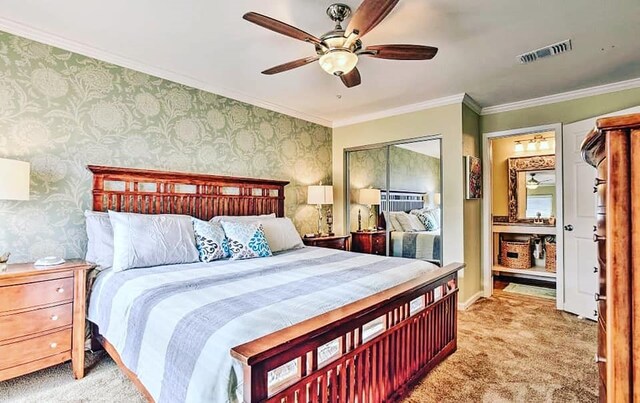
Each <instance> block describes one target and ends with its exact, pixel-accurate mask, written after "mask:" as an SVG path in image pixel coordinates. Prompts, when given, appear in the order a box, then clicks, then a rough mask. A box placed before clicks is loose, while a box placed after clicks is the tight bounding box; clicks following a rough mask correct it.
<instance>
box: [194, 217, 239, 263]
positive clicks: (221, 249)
mask: <svg viewBox="0 0 640 403" xmlns="http://www.w3.org/2000/svg"><path fill="white" fill-rule="evenodd" d="M191 222H192V223H193V232H194V233H195V236H196V248H197V249H198V255H199V256H200V261H201V262H213V261H214V260H218V259H224V258H227V257H229V256H231V254H230V253H229V243H228V240H227V237H226V236H225V234H224V229H222V225H221V224H220V223H212V222H208V221H202V220H198V219H197V218H192V219H191Z"/></svg>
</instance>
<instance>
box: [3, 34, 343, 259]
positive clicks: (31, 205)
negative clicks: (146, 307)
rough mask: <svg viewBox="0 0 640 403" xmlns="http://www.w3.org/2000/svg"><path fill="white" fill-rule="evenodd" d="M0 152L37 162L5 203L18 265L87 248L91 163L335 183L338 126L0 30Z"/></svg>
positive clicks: (297, 216) (293, 210)
mask: <svg viewBox="0 0 640 403" xmlns="http://www.w3.org/2000/svg"><path fill="white" fill-rule="evenodd" d="M0 158H10V159H19V160H24V161H29V162H30V163H31V170H32V173H31V200H29V201H23V202H15V201H0V222H2V229H0V253H2V251H5V250H6V251H11V253H12V258H11V261H12V262H20V261H28V260H32V259H35V258H38V257H43V256H48V255H58V256H64V257H66V258H73V257H82V256H84V254H85V247H86V236H85V230H84V217H83V211H84V210H85V209H89V208H90V205H91V194H90V190H91V175H90V172H89V171H88V170H87V169H86V165H88V164H99V165H110V166H124V167H135V168H152V169H164V170H178V171H186V172H202V173H211V174H222V175H239V176H250V177H261V178H271V179H283V180H289V181H290V182H291V184H290V185H288V186H287V187H286V190H285V196H286V211H287V215H288V216H289V217H291V218H292V219H293V220H294V222H295V224H296V226H297V228H298V230H299V231H300V232H301V233H305V232H313V230H314V228H315V224H314V221H315V218H316V216H315V214H316V213H315V210H314V208H313V206H307V205H306V186H307V185H309V184H316V183H318V182H320V181H323V182H324V183H331V129H329V128H326V127H322V126H319V125H316V124H313V123H309V122H306V121H303V120H300V119H295V118H292V117H289V116H286V115H283V114H279V113H276V112H272V111H269V110H265V109H261V108H258V107H254V106H251V105H247V104H244V103H242V102H238V101H235V100H232V99H228V98H224V97H222V96H218V95H215V94H212V93H208V92H205V91H200V90H197V89H194V88H190V87H186V86H184V85H180V84H177V83H173V82H170V81H166V80H163V79H160V78H156V77H152V76H149V75H146V74H143V73H139V72H136V71H133V70H128V69H124V68H121V67H118V66H115V65H112V64H108V63H104V62H101V61H98V60H95V59H91V58H87V57H84V56H80V55H77V54H74V53H70V52H68V51H64V50H61V49H57V48H53V47H50V46H47V45H43V44H40V43H37V42H34V41H30V40H27V39H23V38H20V37H17V36H13V35H10V34H6V33H3V32H0Z"/></svg>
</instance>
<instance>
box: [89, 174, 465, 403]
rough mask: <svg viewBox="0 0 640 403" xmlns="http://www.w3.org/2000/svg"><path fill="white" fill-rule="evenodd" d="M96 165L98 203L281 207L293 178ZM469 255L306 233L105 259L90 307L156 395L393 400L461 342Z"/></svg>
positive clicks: (111, 344) (251, 211)
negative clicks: (321, 240)
mask: <svg viewBox="0 0 640 403" xmlns="http://www.w3.org/2000/svg"><path fill="white" fill-rule="evenodd" d="M89 169H90V170H91V171H92V172H93V174H94V181H93V184H94V185H93V210H95V211H106V210H115V211H122V212H138V213H147V214H155V213H171V214H187V215H191V216H194V217H197V218H200V219H204V220H208V219H210V218H212V217H213V216H217V215H258V214H269V213H275V214H276V215H277V216H279V217H282V216H284V186H285V185H286V182H282V181H272V180H261V179H251V178H233V177H222V176H213V175H201V174H185V173H175V172H160V171H148V170H137V169H125V168H111V167H98V166H90V167H89ZM114 183H115V184H117V185H114ZM462 267H463V265H462V264H457V263H456V264H450V265H448V266H445V267H442V268H439V267H436V266H434V265H431V264H429V263H426V262H422V261H417V260H409V259H402V258H394V257H379V256H373V255H364V254H356V253H351V252H344V251H336V250H330V249H322V248H313V247H305V248H301V249H296V250H292V251H287V252H281V253H278V254H275V255H274V256H273V257H269V258H260V259H251V260H245V261H229V260H223V261H216V262H212V263H191V264H185V265H171V266H157V267H150V268H145V269H135V270H128V271H124V272H119V273H114V272H110V271H109V270H105V271H103V272H102V273H100V274H99V275H98V277H97V279H96V281H95V282H94V284H93V287H92V292H91V297H90V302H89V312H88V318H89V320H90V321H91V322H92V328H93V335H94V339H95V341H97V342H99V343H100V344H101V345H102V346H104V348H105V350H106V351H107V352H108V353H109V355H110V356H111V357H112V358H113V359H114V361H115V362H116V363H117V364H118V365H119V366H120V368H121V369H122V370H123V372H124V373H125V374H126V375H127V376H128V377H129V378H130V379H131V380H132V381H133V382H134V383H135V384H136V386H137V387H138V388H139V389H140V390H141V392H142V393H143V394H144V395H145V397H146V398H147V399H148V400H149V401H159V402H174V401H194V402H195V401H214V402H217V401H238V400H239V401H244V402H280V403H284V402H286V403H291V402H317V401H321V402H334V401H340V402H356V401H358V402H363V401H371V402H379V401H394V400H398V399H399V398H400V397H402V396H403V395H404V394H405V393H406V392H407V390H408V389H409V388H410V387H411V386H412V385H413V384H414V383H415V382H416V381H417V380H419V379H420V378H421V377H422V376H423V375H424V374H425V373H426V372H427V371H429V370H430V369H431V368H433V367H434V366H435V365H436V364H437V363H439V362H440V361H442V360H443V359H444V358H445V357H446V356H448V355H449V354H451V353H453V352H454V351H455V349H456V340H457V338H456V320H457V316H456V306H457V290H458V289H457V272H458V270H460V269H461V268H462Z"/></svg>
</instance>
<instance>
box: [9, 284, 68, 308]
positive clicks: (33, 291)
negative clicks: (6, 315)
mask: <svg viewBox="0 0 640 403" xmlns="http://www.w3.org/2000/svg"><path fill="white" fill-rule="evenodd" d="M72 300H73V277H65V278H60V279H55V280H47V281H40V282H37V283H28V284H19V285H10V286H6V287H0V312H7V311H15V310H19V309H25V308H31V307H36V306H40V305H47V304H54V303H57V302H65V301H72Z"/></svg>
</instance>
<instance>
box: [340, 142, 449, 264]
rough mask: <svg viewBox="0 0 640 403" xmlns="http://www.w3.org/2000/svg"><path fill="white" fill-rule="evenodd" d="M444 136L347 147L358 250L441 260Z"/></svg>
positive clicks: (352, 222) (350, 215)
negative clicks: (354, 147) (365, 146)
mask: <svg viewBox="0 0 640 403" xmlns="http://www.w3.org/2000/svg"><path fill="white" fill-rule="evenodd" d="M440 156H441V140H440V139H439V138H430V139H424V140H415V141H407V142H402V143H392V144H385V145H376V146H371V147H367V148H359V149H352V150H349V151H347V155H346V158H347V168H348V169H347V179H348V180H347V181H346V183H347V186H348V189H347V192H346V193H347V194H348V195H349V196H348V200H347V201H348V203H347V204H346V205H347V220H348V223H349V228H350V230H351V236H352V240H351V246H352V248H351V249H352V250H353V251H356V252H364V253H374V254H380V255H389V256H399V257H406V258H413V259H421V260H427V261H430V262H433V263H436V264H441V262H442V230H441V227H442V208H441V200H442V179H441V178H442V176H441V158H440Z"/></svg>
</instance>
